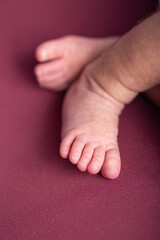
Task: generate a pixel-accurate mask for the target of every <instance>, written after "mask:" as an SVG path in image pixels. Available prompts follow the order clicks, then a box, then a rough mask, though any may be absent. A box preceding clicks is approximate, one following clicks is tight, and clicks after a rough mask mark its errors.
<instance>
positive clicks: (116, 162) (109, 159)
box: [101, 147, 121, 179]
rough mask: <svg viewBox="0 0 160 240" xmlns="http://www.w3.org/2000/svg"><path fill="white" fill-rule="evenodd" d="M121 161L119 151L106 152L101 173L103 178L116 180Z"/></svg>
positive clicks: (116, 149) (114, 149)
mask: <svg viewBox="0 0 160 240" xmlns="http://www.w3.org/2000/svg"><path fill="white" fill-rule="evenodd" d="M120 169H121V160H120V153H119V149H118V147H117V148H113V149H110V150H108V151H107V152H106V155H105V160H104V163H103V166H102V168H101V173H102V175H103V176H104V177H105V178H109V179H116V178H117V177H118V176H119V174H120Z"/></svg>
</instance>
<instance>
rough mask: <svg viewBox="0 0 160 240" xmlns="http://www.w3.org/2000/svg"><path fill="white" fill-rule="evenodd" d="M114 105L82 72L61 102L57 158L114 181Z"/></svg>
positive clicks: (118, 162) (116, 172)
mask: <svg viewBox="0 0 160 240" xmlns="http://www.w3.org/2000/svg"><path fill="white" fill-rule="evenodd" d="M123 107H124V104H122V103H120V102H118V101H117V100H115V99H114V98H113V97H111V96H110V95H109V94H108V93H106V92H105V91H104V90H103V89H102V88H101V87H100V85H99V84H98V83H97V82H96V81H95V80H94V79H93V78H91V77H90V76H89V75H88V72H87V71H84V72H83V73H82V75H81V76H80V78H79V79H78V80H77V81H75V82H74V83H73V84H72V85H71V87H70V88H69V90H68V92H67V94H66V96H65V99H64V103H63V109H62V117H63V126H62V142H61V145H60V155H61V156H62V157H63V158H69V160H70V162H71V163H73V164H77V167H78V169H79V170H81V171H86V170H87V171H88V172H89V173H91V174H96V173H98V172H99V171H100V170H101V173H102V175H103V176H104V177H105V178H110V179H115V178H117V177H118V175H119V173H120V169H121V160H120V153H119V147H118V143H117V135H118V122H119V115H120V113H121V111H122V109H123Z"/></svg>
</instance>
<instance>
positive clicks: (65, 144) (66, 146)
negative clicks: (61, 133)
mask: <svg viewBox="0 0 160 240" xmlns="http://www.w3.org/2000/svg"><path fill="white" fill-rule="evenodd" d="M74 139H75V136H74V134H67V135H66V136H65V137H64V138H63V139H62V141H61V144H60V149H59V152H60V155H61V157H62V158H67V157H68V155H69V151H70V148H71V146H72V143H73V141H74Z"/></svg>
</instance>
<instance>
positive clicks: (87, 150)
mask: <svg viewBox="0 0 160 240" xmlns="http://www.w3.org/2000/svg"><path fill="white" fill-rule="evenodd" d="M93 152H94V147H93V145H91V144H89V143H88V144H86V145H85V147H84V149H83V152H82V155H81V158H80V160H79V162H78V163H77V167H78V169H79V170H80V171H82V172H84V171H86V169H87V166H88V164H89V162H90V161H91V159H92V155H93Z"/></svg>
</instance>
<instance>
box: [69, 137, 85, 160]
mask: <svg viewBox="0 0 160 240" xmlns="http://www.w3.org/2000/svg"><path fill="white" fill-rule="evenodd" d="M84 145H85V142H84V140H83V139H82V138H80V137H77V138H76V139H75V140H74V142H73V144H72V147H71V150H70V153H69V160H70V161H71V162H72V163H73V164H77V162H78V161H79V159H80V157H81V154H82V151H83V148H84Z"/></svg>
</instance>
